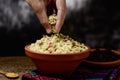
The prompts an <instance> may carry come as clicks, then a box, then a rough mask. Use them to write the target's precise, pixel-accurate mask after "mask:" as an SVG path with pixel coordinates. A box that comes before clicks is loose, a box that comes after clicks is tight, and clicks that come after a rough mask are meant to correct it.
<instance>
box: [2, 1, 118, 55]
mask: <svg viewBox="0 0 120 80" xmlns="http://www.w3.org/2000/svg"><path fill="white" fill-rule="evenodd" d="M83 1H84V0H83ZM78 5H79V4H78ZM74 6H76V5H74ZM68 9H69V8H68ZM61 33H63V34H65V35H69V36H70V37H72V38H74V39H75V40H77V41H80V42H83V43H85V44H87V45H89V46H90V47H91V48H98V47H104V48H110V49H120V2H119V0H86V3H85V4H84V7H82V8H80V9H77V10H76V9H72V10H70V9H69V10H67V16H66V19H65V23H64V25H63V27H62V29H61ZM43 34H46V32H45V30H44V28H43V27H42V25H41V24H40V22H39V20H38V18H37V17H36V15H35V13H34V11H33V10H32V9H31V8H30V7H29V6H28V5H27V4H26V3H25V1H24V0H0V56H16V55H21V56H22V55H25V53H24V46H25V45H26V44H30V43H31V42H35V41H36V40H37V39H40V38H41V37H42V35H43Z"/></svg>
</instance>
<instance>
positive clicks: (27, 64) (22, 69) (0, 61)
mask: <svg viewBox="0 0 120 80" xmlns="http://www.w3.org/2000/svg"><path fill="white" fill-rule="evenodd" d="M35 68H36V67H35V66H34V64H33V63H32V61H31V60H30V59H29V58H27V57H26V56H9V57H0V71H5V72H15V73H18V74H19V75H20V77H19V78H18V79H12V80H21V76H22V75H23V74H25V73H27V72H29V71H31V70H34V69H35ZM0 80H11V79H8V78H6V77H5V76H3V75H1V74H0Z"/></svg>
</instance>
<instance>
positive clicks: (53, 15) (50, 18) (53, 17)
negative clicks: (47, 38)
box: [49, 14, 57, 33]
mask: <svg viewBox="0 0 120 80" xmlns="http://www.w3.org/2000/svg"><path fill="white" fill-rule="evenodd" d="M56 21H57V15H56V14H52V15H50V16H49V23H50V24H51V27H52V33H55V24H56Z"/></svg>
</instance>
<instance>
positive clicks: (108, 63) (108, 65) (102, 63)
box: [84, 48, 120, 68]
mask: <svg viewBox="0 0 120 80" xmlns="http://www.w3.org/2000/svg"><path fill="white" fill-rule="evenodd" d="M99 50H100V51H105V50H107V49H105V48H100V49H99ZM94 51H95V49H93V50H92V51H91V52H94ZM91 52H90V55H91ZM111 52H112V53H114V54H115V55H116V56H119V57H120V52H119V51H117V50H111ZM99 53H101V52H99ZM90 55H89V56H90ZM108 55H111V54H110V53H109V54H108ZM119 57H118V58H117V59H115V60H111V61H107V59H106V61H93V60H87V58H86V59H85V60H84V62H86V63H88V64H90V65H92V66H96V67H101V68H113V67H117V66H119V65H120V58H119ZM88 58H89V57H88ZM96 58H98V56H96ZM105 58H106V57H103V58H102V59H105ZM110 58H111V59H113V58H112V57H110Z"/></svg>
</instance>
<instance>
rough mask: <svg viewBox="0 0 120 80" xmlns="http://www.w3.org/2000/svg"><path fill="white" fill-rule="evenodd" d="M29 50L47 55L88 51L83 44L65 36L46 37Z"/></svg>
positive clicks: (32, 45) (33, 44)
mask: <svg viewBox="0 0 120 80" xmlns="http://www.w3.org/2000/svg"><path fill="white" fill-rule="evenodd" d="M29 49H30V50H32V51H35V52H42V53H45V54H50V53H52V54H71V53H78V52H82V51H85V50H86V49H88V47H87V46H85V45H84V44H83V43H79V42H77V41H75V40H73V39H72V38H70V37H69V36H65V35H63V34H60V33H59V34H53V35H51V36H48V35H44V36H43V37H42V38H41V39H40V40H37V41H36V42H35V43H32V44H31V45H30V46H29Z"/></svg>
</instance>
